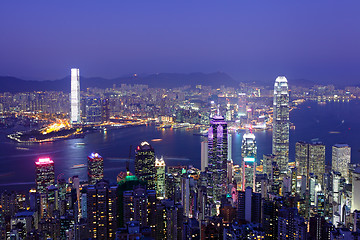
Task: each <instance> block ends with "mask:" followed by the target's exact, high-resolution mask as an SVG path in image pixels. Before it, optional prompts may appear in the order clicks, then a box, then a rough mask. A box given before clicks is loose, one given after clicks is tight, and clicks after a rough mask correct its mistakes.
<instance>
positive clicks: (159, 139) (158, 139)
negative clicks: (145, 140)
mask: <svg viewBox="0 0 360 240" xmlns="http://www.w3.org/2000/svg"><path fill="white" fill-rule="evenodd" d="M151 141H152V142H160V141H162V139H161V138H154V139H151Z"/></svg>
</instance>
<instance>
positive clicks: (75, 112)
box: [70, 68, 81, 123]
mask: <svg viewBox="0 0 360 240" xmlns="http://www.w3.org/2000/svg"><path fill="white" fill-rule="evenodd" d="M70 103H71V116H70V121H71V123H80V122H81V117H80V73H79V69H78V68H72V69H71V93H70Z"/></svg>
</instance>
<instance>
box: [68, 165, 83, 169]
mask: <svg viewBox="0 0 360 240" xmlns="http://www.w3.org/2000/svg"><path fill="white" fill-rule="evenodd" d="M84 167H86V164H77V165H74V166H72V167H71V168H72V169H76V168H84Z"/></svg>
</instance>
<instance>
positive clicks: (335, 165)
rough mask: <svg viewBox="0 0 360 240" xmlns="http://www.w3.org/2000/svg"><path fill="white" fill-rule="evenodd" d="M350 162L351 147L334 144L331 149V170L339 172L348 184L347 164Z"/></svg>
mask: <svg viewBox="0 0 360 240" xmlns="http://www.w3.org/2000/svg"><path fill="white" fill-rule="evenodd" d="M350 161H351V147H349V145H347V144H336V145H334V146H333V147H332V170H333V171H335V172H340V173H341V176H342V177H344V178H345V180H346V182H349V167H348V166H349V163H350Z"/></svg>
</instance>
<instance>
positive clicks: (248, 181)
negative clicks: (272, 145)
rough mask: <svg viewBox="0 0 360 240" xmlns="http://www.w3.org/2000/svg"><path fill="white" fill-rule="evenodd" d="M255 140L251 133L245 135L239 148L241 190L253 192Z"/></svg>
mask: <svg viewBox="0 0 360 240" xmlns="http://www.w3.org/2000/svg"><path fill="white" fill-rule="evenodd" d="M256 152H257V147H256V140H255V135H254V134H253V133H245V134H244V136H243V140H242V146H241V159H242V166H243V171H242V173H243V177H242V182H243V183H242V189H243V191H245V189H246V188H247V187H251V188H252V189H253V190H255V176H256V174H255V169H256Z"/></svg>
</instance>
